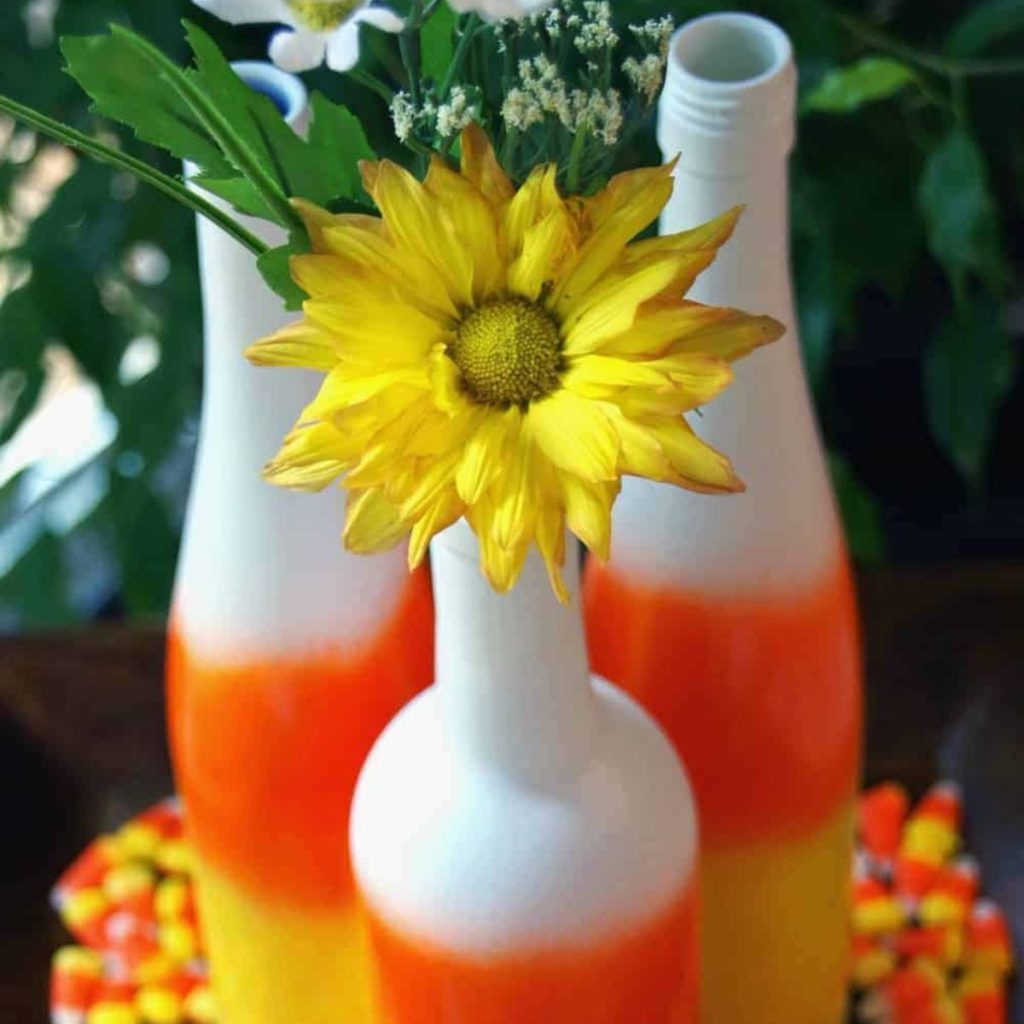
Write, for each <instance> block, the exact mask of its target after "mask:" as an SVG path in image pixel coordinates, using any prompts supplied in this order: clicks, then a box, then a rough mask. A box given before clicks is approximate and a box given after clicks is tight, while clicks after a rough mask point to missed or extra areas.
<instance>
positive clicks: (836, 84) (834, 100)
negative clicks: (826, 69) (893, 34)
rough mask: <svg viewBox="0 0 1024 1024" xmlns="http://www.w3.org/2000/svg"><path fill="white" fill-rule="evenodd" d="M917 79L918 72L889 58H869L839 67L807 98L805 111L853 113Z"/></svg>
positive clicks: (888, 96)
mask: <svg viewBox="0 0 1024 1024" xmlns="http://www.w3.org/2000/svg"><path fill="white" fill-rule="evenodd" d="M913 81H914V71H913V70H912V69H911V68H910V67H908V66H907V65H906V64H901V63H900V62H899V61H896V60H891V59H889V58H888V57H865V58H864V59H863V60H860V61H858V62H857V63H856V64H851V65H850V66H848V67H845V68H836V69H835V70H834V71H831V72H830V73H829V74H827V75H826V76H825V78H824V79H823V80H822V81H821V83H820V84H819V85H818V86H817V88H815V89H813V90H812V91H811V92H810V93H808V95H807V96H806V97H805V98H804V101H803V108H804V110H813V111H817V112H819V113H826V114H849V113H852V112H853V111H855V110H859V109H860V108H861V107H862V106H864V104H866V103H874V102H876V101H878V100H885V99H889V98H890V97H892V96H895V95H896V93H898V92H900V91H901V90H902V89H904V88H905V87H906V86H907V85H909V84H910V83H911V82H913Z"/></svg>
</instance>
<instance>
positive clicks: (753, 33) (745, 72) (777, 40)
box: [675, 14, 792, 88]
mask: <svg viewBox="0 0 1024 1024" xmlns="http://www.w3.org/2000/svg"><path fill="white" fill-rule="evenodd" d="M791 57H792V47H791V46H790V42H789V39H788V38H787V36H786V34H785V33H784V32H783V31H782V30H781V29H780V28H779V27H778V26H777V25H773V24H772V23H771V22H770V21H765V19H763V18H758V17H755V16H754V15H751V14H711V15H708V16H707V17H704V18H696V19H695V20H694V21H691V22H690V23H689V24H687V25H685V26H684V27H683V28H682V30H681V31H680V32H679V34H678V35H677V36H676V40H675V59H676V62H677V64H678V66H679V67H680V68H681V69H682V70H683V71H684V72H685V73H686V74H688V75H690V76H691V77H693V78H695V79H698V80H700V81H702V82H706V83H709V84H714V85H717V86H722V87H726V88H728V87H734V88H736V87H746V86H751V85H757V84H758V83H760V82H762V81H764V80H765V79H768V78H771V77H772V76H773V75H776V74H778V73H779V72H780V71H782V70H783V68H785V67H786V65H787V64H788V63H789V61H790V59H791Z"/></svg>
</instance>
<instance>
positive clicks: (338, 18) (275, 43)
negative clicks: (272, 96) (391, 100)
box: [194, 0, 403, 71]
mask: <svg viewBox="0 0 1024 1024" xmlns="http://www.w3.org/2000/svg"><path fill="white" fill-rule="evenodd" d="M194 3H196V4H198V6H200V7H202V8H203V10H205V11H209V12H210V13H211V14H214V15H216V16H217V17H218V18H220V19H221V20H223V21H226V22H228V23H229V24H231V25H251V24H257V23H261V22H277V23H279V24H281V25H287V26H288V27H287V28H286V29H283V30H282V31H280V32H278V33H276V34H275V35H274V37H273V39H271V41H270V59H271V60H272V61H273V62H274V63H275V64H276V65H277V66H278V67H279V68H281V69H282V70H284V71H311V70H312V69H313V68H316V67H319V66H320V65H321V64H322V63H323V62H324V59H325V58H326V60H327V66H328V67H329V68H331V69H332V70H334V71H350V70H351V69H352V68H354V67H355V66H356V64H357V63H358V62H359V26H360V24H362V23H364V22H365V23H366V24H367V25H373V26H374V28H379V29H380V30H381V31H383V32H399V31H401V29H402V25H403V22H402V19H401V18H400V17H399V16H398V15H397V14H395V12H394V11H392V10H391V9H390V8H388V7H378V6H371V5H370V4H369V2H368V0H194Z"/></svg>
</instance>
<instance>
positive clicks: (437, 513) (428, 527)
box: [409, 491, 466, 571]
mask: <svg viewBox="0 0 1024 1024" xmlns="http://www.w3.org/2000/svg"><path fill="white" fill-rule="evenodd" d="M465 510H466V506H465V505H464V504H463V502H462V501H461V500H460V499H459V496H458V495H457V494H455V493H454V492H452V491H444V492H442V493H441V494H438V495H437V497H436V498H435V499H434V501H433V503H432V504H431V505H430V506H429V507H428V508H426V509H425V510H424V511H423V512H422V513H420V515H419V518H417V520H416V522H415V523H414V524H413V528H412V531H411V532H410V534H409V569H410V571H411V570H413V569H416V568H417V567H418V566H420V565H421V564H422V562H423V559H424V558H426V557H427V551H428V550H429V548H430V540H431V538H432V537H434V536H435V535H436V534H438V533H440V532H441V531H442V530H446V529H448V527H449V526H451V525H452V523H454V522H455V520H456V519H458V518H459V517H460V516H461V515H462V513H463V512H464V511H465Z"/></svg>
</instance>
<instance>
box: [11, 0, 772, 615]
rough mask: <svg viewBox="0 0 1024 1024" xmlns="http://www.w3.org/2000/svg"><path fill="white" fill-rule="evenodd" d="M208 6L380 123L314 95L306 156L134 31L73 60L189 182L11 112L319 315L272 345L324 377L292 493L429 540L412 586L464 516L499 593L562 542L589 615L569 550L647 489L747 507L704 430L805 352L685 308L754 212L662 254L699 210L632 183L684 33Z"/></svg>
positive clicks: (493, 18)
mask: <svg viewBox="0 0 1024 1024" xmlns="http://www.w3.org/2000/svg"><path fill="white" fill-rule="evenodd" d="M196 2H197V3H198V4H199V6H201V7H203V8H205V9H206V10H208V11H209V12H211V13H213V14H215V15H217V16H219V17H221V18H223V19H224V20H225V21H228V22H231V23H234V24H240V23H249V22H260V23H263V22H266V23H271V24H276V25H278V26H281V27H280V28H279V29H278V30H277V31H275V32H274V34H273V35H272V37H271V40H270V47H269V52H270V57H271V59H272V60H273V61H274V62H275V63H277V64H278V65H280V66H281V67H283V68H285V69H287V70H291V71H305V70H308V69H312V68H314V67H316V66H318V65H319V64H321V63H322V62H323V61H326V63H327V65H328V67H329V68H331V69H333V70H334V71H336V72H338V73H339V75H344V76H347V77H348V79H349V82H348V83H346V85H347V87H348V94H352V91H353V90H354V91H355V94H356V95H358V96H359V97H360V101H359V102H358V103H354V104H353V106H354V107H358V109H361V110H363V111H364V112H369V113H364V114H363V117H362V118H360V117H357V116H356V115H355V114H354V113H353V112H352V110H350V109H348V108H347V107H345V106H343V105H341V104H340V103H338V102H335V101H334V100H333V99H332V98H330V97H329V96H327V95H324V94H323V93H319V92H318V93H315V94H314V96H313V98H312V103H311V112H312V117H311V122H310V124H309V128H308V132H307V133H306V134H305V137H300V135H297V134H296V133H295V132H294V131H293V130H292V129H291V127H289V125H288V124H286V122H285V120H284V118H283V116H282V114H281V112H280V110H279V109H278V108H277V107H276V106H275V104H274V103H273V102H272V100H271V99H270V98H268V97H267V96H264V95H260V94H258V93H257V92H255V91H253V90H252V89H250V88H249V87H248V86H247V85H246V84H245V82H243V80H242V79H241V78H240V77H239V76H238V75H237V74H236V72H235V71H234V70H233V68H232V66H231V65H230V64H229V63H228V61H227V60H226V59H225V58H224V56H223V55H222V53H221V52H220V50H219V49H218V47H217V46H216V45H215V43H214V42H213V41H212V40H211V38H210V37H209V36H208V35H207V34H206V33H204V32H203V31H202V30H201V29H200V28H199V27H197V26H196V25H194V24H188V23H186V26H185V31H186V35H187V39H188V42H189V45H190V47H191V49H192V52H193V55H194V63H193V64H192V66H190V67H180V66H178V65H177V64H176V63H175V62H174V61H172V60H171V59H170V58H168V57H167V56H166V55H165V54H163V53H162V52H160V51H159V50H158V49H156V48H155V47H154V46H153V45H152V44H150V43H149V42H148V41H147V40H146V39H144V38H142V37H140V36H139V35H137V34H135V33H133V32H132V31H131V30H130V29H128V28H125V27H122V26H113V27H112V28H111V30H110V32H109V34H106V35H101V36H95V37H87V38H67V39H65V40H64V41H63V50H64V54H65V57H66V59H67V68H68V71H69V73H70V74H72V75H73V76H74V77H75V78H76V79H77V80H78V82H79V83H80V84H81V85H82V87H83V88H84V89H85V90H86V91H87V92H88V93H89V95H90V96H91V97H92V99H93V100H94V102H95V109H96V110H97V111H98V112H99V113H101V114H103V115H105V116H107V117H109V118H112V119H114V120H117V121H120V122H122V123H124V124H127V125H129V126H130V127H131V128H132V129H133V130H134V131H135V133H136V135H137V136H138V138H139V139H140V140H143V141H145V142H148V143H153V144H156V145H158V146H161V147H163V148H165V149H166V150H168V151H169V152H170V153H172V154H173V155H174V156H176V157H178V158H180V159H182V160H185V161H188V162H190V163H191V164H193V165H194V166H195V167H196V168H197V169H198V170H197V173H196V175H195V176H194V178H193V179H192V181H191V183H190V184H189V185H186V184H185V183H184V182H183V181H181V180H178V179H176V178H173V177H170V176H168V175H165V174H163V173H161V172H159V171H157V170H156V169H154V168H152V167H150V166H148V165H146V164H145V163H144V162H142V161H140V160H138V159H136V158H134V157H132V156H130V155H128V154H127V153H125V152H122V151H120V150H118V149H115V148H112V147H111V146H109V145H108V144H107V143H106V142H104V141H102V140H101V139H99V138H93V137H89V136H86V135H83V134H81V133H79V132H77V131H75V130H73V129H71V128H69V127H67V126H64V125H61V124H59V123H57V122H55V121H53V120H51V119H50V118H48V117H47V116H45V115H44V114H43V113H40V112H37V111H34V110H31V109H29V108H27V107H25V106H23V105H21V104H19V103H17V102H16V101H14V100H12V99H9V98H0V109H3V110H5V111H7V112H8V113H10V114H12V115H14V116H15V117H17V118H19V119H20V120H22V121H23V122H24V123H26V124H27V125H29V126H31V127H33V128H35V129H37V130H39V131H41V132H44V133H47V134H49V135H51V136H53V137H55V138H57V139H59V140H62V141H64V142H65V143H67V144H68V145H70V146H73V147H75V148H76V149H78V150H80V151H82V152H84V153H86V154H89V155H90V156H92V157H95V158H96V159H99V160H102V161H106V162H108V163H111V164H114V165H116V166H118V167H120V168H123V169H125V170H127V171H130V172H131V173H133V174H135V175H137V176H138V177H139V178H140V179H142V180H143V181H144V182H147V183H148V184H150V185H152V186H154V187H156V188H158V189H161V190H162V191H164V192H165V193H167V194H168V195H170V196H173V197H174V198H176V199H178V200H179V201H181V202H182V203H185V204H187V205H188V206H190V207H192V208H194V209H195V210H196V211H198V212H199V213H200V214H202V215H204V216H206V217H209V218H211V219H212V220H214V221H215V222H216V223H217V224H218V225H220V226H221V227H222V228H223V229H224V230H225V231H227V232H229V233H230V234H231V235H232V236H233V237H234V238H236V239H237V240H238V241H239V243H241V244H242V245H244V246H246V247H248V248H249V249H250V250H252V252H253V254H254V256H255V258H256V259H257V260H258V261H259V267H260V269H261V271H262V273H263V275H264V277H265V278H266V280H267V283H268V285H269V286H270V287H271V288H273V289H274V290H276V291H277V292H278V293H280V295H281V298H282V301H283V302H284V303H286V304H287V305H288V308H291V309H296V310H297V309H299V308H300V307H301V309H302V317H301V319H300V320H298V322H296V323H295V324H294V325H293V326H291V327H289V328H287V329H286V330H284V331H282V332H280V333H278V334H275V335H274V336H272V337H270V338H267V339H264V340H262V341H256V339H254V342H255V344H254V345H253V346H252V349H251V351H250V357H251V359H252V360H253V361H254V362H257V363H260V364H265V365H293V366H304V367H308V368H311V369H314V370H317V371H320V372H322V373H323V374H324V380H323V386H322V388H321V389H320V393H319V395H318V396H317V398H316V400H315V401H314V402H313V403H312V404H310V405H309V406H308V407H307V408H306V409H303V410H296V413H297V414H298V421H297V423H296V425H295V428H294V430H293V431H292V432H291V433H290V434H289V436H288V437H287V438H286V439H285V441H284V445H283V447H282V449H281V451H280V453H279V454H278V456H277V457H276V458H275V459H274V460H273V461H272V462H271V463H270V465H269V466H268V468H267V476H268V478H269V479H270V480H272V481H273V482H275V483H278V484H281V485H283V486H287V487H295V488H301V489H320V488H323V487H326V486H328V485H330V484H331V483H333V482H335V481H339V480H340V481H341V486H343V487H344V488H345V490H346V491H347V492H348V512H347V519H346V523H345V531H344V536H345V542H346V543H347V544H348V546H349V547H350V548H352V549H353V550H356V551H360V552H370V551H376V550H380V549H383V548H387V547H390V546H393V545H394V544H396V543H398V542H400V541H401V540H403V539H404V538H406V537H408V538H409V561H410V564H411V565H413V566H415V565H416V564H418V563H419V562H421V560H422V559H423V558H424V556H425V553H426V551H427V547H428V543H429V541H430V539H431V537H432V536H433V535H434V534H436V533H437V532H438V531H440V530H442V529H444V528H445V527H447V526H448V525H450V524H452V523H453V522H455V521H456V520H458V519H459V518H461V517H465V518H466V519H467V520H468V522H469V523H470V525H471V526H472V528H473V530H474V532H475V533H476V535H477V537H478V539H479V542H480V551H481V563H482V569H483V571H484V572H485V574H486V575H487V577H488V579H489V580H490V581H491V582H492V584H493V585H494V586H495V587H496V588H498V589H499V590H507V589H508V588H510V587H511V586H512V585H513V584H514V582H515V580H516V578H517V575H518V573H519V571H520V569H521V567H522V564H523V561H524V559H525V557H526V554H527V551H528V550H529V548H530V547H531V546H532V545H534V544H535V545H536V546H537V547H538V548H539V550H540V551H541V553H542V555H543V557H544V559H545V561H546V563H547V565H548V568H549V572H550V575H551V581H552V586H553V587H554V588H555V590H556V592H557V593H558V594H559V595H560V596H561V597H562V598H563V599H564V597H565V591H564V587H563V584H562V582H561V574H560V566H561V565H562V564H563V562H564V559H565V550H564V542H563V537H564V531H565V528H566V526H568V528H569V529H570V530H571V531H572V532H573V533H574V534H576V536H578V537H579V538H580V539H581V540H582V541H583V542H584V543H585V544H586V545H587V546H588V547H589V548H590V549H591V550H592V551H594V552H595V553H597V554H598V555H601V554H603V553H605V552H606V551H607V549H608V545H609V537H610V512H611V507H612V504H613V502H614V500H615V497H616V494H617V491H618V487H619V480H620V478H621V476H622V475H623V474H636V475H639V476H644V477H647V478H650V479H652V480H659V481H665V482H668V483H672V484H676V485H678V486H682V487H686V488H690V489H694V490H698V491H708V492H725V491H734V490H737V489H740V488H741V486H742V485H741V483H740V481H739V480H738V478H737V477H736V474H735V473H734V472H733V469H732V467H731V466H730V463H729V461H728V459H727V458H726V457H725V456H724V455H723V454H721V453H719V452H717V451H715V450H714V449H713V448H711V447H710V446H708V445H707V444H705V443H704V442H702V441H701V440H700V438H699V437H698V436H697V435H696V434H695V432H694V431H693V429H692V428H691V427H690V425H689V424H688V423H687V421H686V419H685V418H684V414H686V413H689V412H691V411H693V410H695V409H697V408H698V407H699V406H700V405H701V404H703V403H705V402H707V401H709V400H710V399H712V398H713V397H715V396H716V395H717V394H718V393H719V392H721V391H722V390H723V389H724V388H725V387H727V386H728V384H729V382H730V379H731V370H730V365H729V364H730V363H731V362H733V361H734V360H736V359H738V358H740V357H742V356H743V355H745V354H747V353H749V352H750V351H752V350H753V349H754V348H756V347H758V346H759V345H762V344H764V343H766V342H769V341H771V340H773V339H775V338H777V337H778V336H779V335H780V334H781V333H782V328H781V326H780V325H779V324H778V323H777V322H775V321H774V320H772V319H770V318H768V317H763V316H751V315H748V314H745V313H742V312H739V311H737V310H732V309H722V308H712V307H707V306H703V305H700V304H698V303H695V302H691V301H687V300H686V299H685V298H684V295H685V293H686V292H687V290H688V289H689V287H690V285H691V284H692V282H693V281H694V279H695V278H696V276H697V275H698V274H700V272H701V271H702V270H704V269H705V268H706V267H707V266H708V265H709V264H710V263H711V261H712V260H713V259H714V258H715V254H716V252H717V250H718V248H719V247H720V246H721V245H722V244H723V243H725V241H726V240H727V239H728V238H729V236H730V234H731V232H732V230H733V227H734V225H735V223H736V220H737V217H738V216H739V213H740V211H739V210H738V209H737V210H730V211H725V212H723V214H722V215H721V216H720V217H719V218H718V219H716V220H714V221H712V222H711V223H709V224H706V225H703V226H700V227H696V228H694V229H692V230H689V231H685V232H682V233H680V234H676V235H669V236H664V237H660V238H653V237H652V238H642V239H641V240H637V239H638V236H641V235H642V234H643V233H644V232H645V231H646V230H647V229H648V228H649V227H650V226H651V225H652V223H653V222H654V221H655V220H656V218H657V216H658V214H659V212H660V211H661V209H662V207H663V206H664V205H665V203H666V201H667V200H668V197H669V195H670V193H671V191H672V176H671V170H672V168H671V166H670V165H669V166H663V167H641V168H635V169H634V168H630V167H629V166H628V164H629V160H630V156H631V154H632V152H633V149H632V148H631V146H630V142H631V140H632V139H633V138H634V136H635V134H636V133H637V131H638V130H639V129H640V128H641V127H642V126H643V125H644V123H645V120H646V118H647V117H648V115H649V114H650V113H651V111H652V109H653V105H654V103H655V101H656V99H657V97H658V94H659V91H660V87H661V83H662V78H663V73H664V69H665V64H666V58H667V52H668V43H669V38H670V35H671V32H672V23H671V19H669V18H667V17H662V18H654V19H651V20H648V21H645V22H643V23H640V24H630V25H620V24H618V23H617V22H616V21H615V19H614V17H613V12H612V10H611V7H610V5H609V3H607V2H606V0H559V2H557V3H555V4H553V5H550V6H548V5H543V4H538V3H536V2H535V0H522V2H517V0H451V4H450V5H449V3H448V2H447V0H410V2H409V4H408V5H407V7H405V8H403V9H402V10H400V11H396V10H392V9H390V8H387V7H383V6H379V5H377V4H375V3H359V2H351V0H345V2H333V0H196ZM361 42H362V43H363V44H364V46H363V47H362V49H363V50H365V51H366V53H365V54H364V53H361V45H360V44H361ZM382 103H386V104H387V108H388V112H389V116H390V124H389V126H388V127H389V128H390V129H391V130H390V131H382V130H381V123H382V121H383V120H384V119H383V117H382V116H381V114H382V110H381V104H382ZM371 138H372V139H373V140H374V141H373V143H372V144H371V141H370V139H371ZM230 211H236V212H237V213H238V214H244V215H248V216H256V217H260V218H264V219H266V220H268V221H271V222H273V223H275V224H278V225H280V226H281V227H283V228H284V229H286V231H287V237H288V241H287V244H286V245H284V246H282V247H279V248H275V249H270V248H268V247H267V246H266V245H264V244H263V243H262V242H261V241H260V240H259V239H258V238H256V237H255V236H254V235H253V233H252V232H251V231H250V230H248V228H247V227H246V226H245V225H244V224H243V223H242V222H240V221H239V219H238V217H237V216H236V215H235V213H234V212H230Z"/></svg>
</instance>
